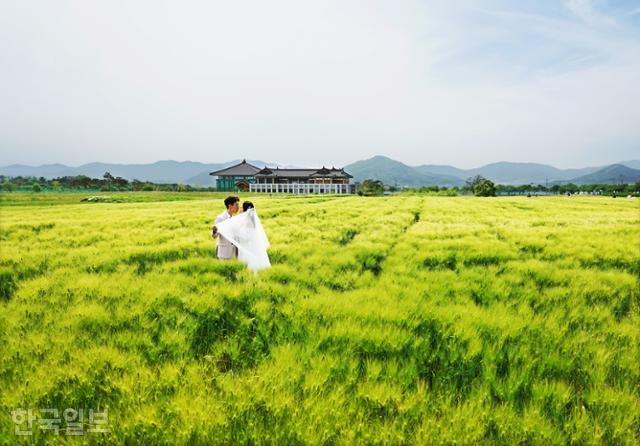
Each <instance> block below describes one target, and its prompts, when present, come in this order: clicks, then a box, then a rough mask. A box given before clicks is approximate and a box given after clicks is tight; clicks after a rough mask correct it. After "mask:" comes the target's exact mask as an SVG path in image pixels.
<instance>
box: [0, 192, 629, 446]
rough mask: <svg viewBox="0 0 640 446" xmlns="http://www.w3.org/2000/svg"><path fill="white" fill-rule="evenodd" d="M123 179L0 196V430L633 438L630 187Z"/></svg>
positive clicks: (34, 438)
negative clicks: (446, 188)
mask: <svg viewBox="0 0 640 446" xmlns="http://www.w3.org/2000/svg"><path fill="white" fill-rule="evenodd" d="M118 196H119V197H121V199H120V200H118V201H117V202H105V203H87V202H80V199H81V198H82V197H83V195H82V194H71V195H69V194H67V195H65V194H38V195H35V194H28V193H25V194H3V197H2V200H0V229H1V233H0V243H1V245H0V248H1V253H0V267H1V269H0V389H1V390H0V444H15V443H22V442H29V443H37V444H60V443H63V442H65V441H69V440H70V438H69V435H67V434H68V432H66V431H65V429H66V427H65V426H66V424H65V419H63V420H62V421H61V422H60V424H59V426H60V430H59V432H57V433H56V432H53V431H49V430H43V429H41V428H40V427H39V420H40V418H41V417H40V410H41V409H43V408H50V409H57V410H59V411H60V418H62V412H63V411H64V410H65V409H67V408H72V409H75V410H80V409H83V410H84V416H85V418H84V420H83V421H82V426H81V427H84V428H86V427H87V426H88V425H89V421H88V420H87V413H88V411H89V410H90V409H94V410H96V411H104V410H106V411H108V430H109V431H110V432H107V433H92V432H88V431H87V429H85V430H84V431H83V434H82V436H81V437H79V438H77V439H75V440H76V442H80V443H86V444H138V443H143V444H149V445H160V444H274V445H276V444H277V445H285V444H421V445H422V444H461V445H466V444H545V445H546V444H608V445H618V444H638V443H640V288H639V287H640V285H639V284H640V279H639V276H640V202H639V200H635V199H626V198H616V199H614V198H606V197H578V196H573V197H564V196H563V197H532V198H527V197H499V198H473V197H430V196H411V195H397V196H391V197H380V198H366V197H355V196H350V197H339V196H308V197H299V196H298V197H295V196H288V197H287V196H279V197H278V196H273V197H269V196H242V195H241V199H243V200H244V199H250V200H251V201H253V202H254V204H255V206H256V209H257V211H258V214H259V215H260V217H261V219H262V222H263V225H264V227H265V230H266V231H267V234H268V236H269V238H270V241H271V249H270V257H271V261H272V264H273V267H272V268H271V269H269V270H266V271H262V272H260V273H259V274H257V275H253V274H252V273H250V272H248V271H247V270H246V269H245V268H244V266H243V265H241V264H239V263H236V262H220V261H218V260H216V259H215V258H214V256H213V253H214V241H213V239H212V238H211V236H210V227H211V225H212V221H213V219H214V217H215V216H216V215H218V214H219V213H220V212H222V211H223V205H222V199H223V196H222V195H221V194H197V193H191V194H173V195H171V194H155V195H154V194H152V193H149V194H146V195H145V194H136V193H129V194H120V195H118ZM19 408H20V409H24V410H27V409H33V411H34V415H38V419H36V420H35V421H33V428H32V429H31V430H32V434H31V435H29V436H24V437H22V436H18V435H16V431H15V429H17V428H18V427H20V429H21V430H22V431H24V430H27V429H28V424H27V423H26V422H25V423H24V424H21V425H20V426H18V425H17V424H16V420H15V419H14V417H13V414H12V412H14V411H16V410H17V409H19Z"/></svg>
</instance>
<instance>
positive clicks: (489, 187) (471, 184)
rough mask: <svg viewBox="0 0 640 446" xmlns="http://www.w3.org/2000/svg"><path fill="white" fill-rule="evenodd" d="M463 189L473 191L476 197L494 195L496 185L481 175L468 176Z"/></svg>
mask: <svg viewBox="0 0 640 446" xmlns="http://www.w3.org/2000/svg"><path fill="white" fill-rule="evenodd" d="M465 189H467V190H469V191H471V192H473V194H474V195H475V196H476V197H494V196H495V195H496V185H495V184H494V183H493V181H491V180H488V179H486V178H485V177H483V176H481V175H476V176H475V177H471V178H469V179H468V180H467V181H466V183H465Z"/></svg>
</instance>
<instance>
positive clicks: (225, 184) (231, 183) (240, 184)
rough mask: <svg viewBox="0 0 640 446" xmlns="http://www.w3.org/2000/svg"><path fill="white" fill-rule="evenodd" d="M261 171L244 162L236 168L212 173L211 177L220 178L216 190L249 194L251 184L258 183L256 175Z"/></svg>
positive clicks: (232, 167)
mask: <svg viewBox="0 0 640 446" xmlns="http://www.w3.org/2000/svg"><path fill="white" fill-rule="evenodd" d="M260 170H261V169H260V168H259V167H256V166H254V165H253V164H249V163H248V162H247V160H242V162H241V163H239V164H236V165H235V166H231V167H227V168H226V169H221V170H217V171H215V172H210V173H209V175H215V176H217V177H218V178H216V189H218V190H219V191H228V192H239V191H241V192H247V191H249V187H250V185H251V183H254V182H255V181H256V178H255V174H256V173H258V172H259V171H260Z"/></svg>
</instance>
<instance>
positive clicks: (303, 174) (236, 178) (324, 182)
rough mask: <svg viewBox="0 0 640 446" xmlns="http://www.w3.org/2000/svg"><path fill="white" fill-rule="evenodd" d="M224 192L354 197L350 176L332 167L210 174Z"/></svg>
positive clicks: (244, 168)
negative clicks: (349, 195) (215, 177)
mask: <svg viewBox="0 0 640 446" xmlns="http://www.w3.org/2000/svg"><path fill="white" fill-rule="evenodd" d="M210 175H216V176H217V177H218V179H217V180H216V186H217V188H218V190H223V191H243V192H245V191H250V192H268V193H289V194H355V193H356V187H355V185H354V184H352V183H351V179H352V178H353V176H352V175H350V174H348V173H347V172H345V171H344V169H336V168H335V167H332V168H330V169H329V168H326V167H324V166H323V167H322V168H321V169H280V168H278V167H275V168H270V167H266V166H265V167H264V168H262V169H260V168H258V167H256V166H253V165H251V164H249V163H247V162H246V160H243V161H242V162H241V163H240V164H236V165H235V166H231V167H228V168H226V169H222V170H218V171H216V172H211V173H210Z"/></svg>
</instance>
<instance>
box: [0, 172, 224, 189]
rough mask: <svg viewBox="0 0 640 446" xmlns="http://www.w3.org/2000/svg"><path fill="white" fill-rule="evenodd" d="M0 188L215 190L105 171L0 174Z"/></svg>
mask: <svg viewBox="0 0 640 446" xmlns="http://www.w3.org/2000/svg"><path fill="white" fill-rule="evenodd" d="M0 190H2V191H4V192H11V191H15V190H21V191H24V190H32V191H34V192H41V191H44V190H51V191H64V190H99V191H165V192H188V191H215V190H216V189H215V187H194V186H190V185H188V184H177V183H173V184H156V183H152V182H150V181H139V180H132V181H129V180H127V179H125V178H122V177H114V176H113V175H111V173H109V172H105V174H104V175H103V176H102V178H91V177H88V176H86V175H77V176H65V177H59V178H54V179H52V180H48V179H46V178H44V177H40V178H36V177H20V176H18V177H7V176H4V175H0Z"/></svg>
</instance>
